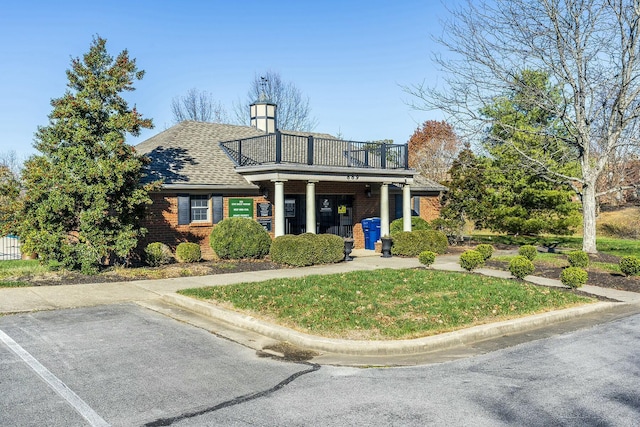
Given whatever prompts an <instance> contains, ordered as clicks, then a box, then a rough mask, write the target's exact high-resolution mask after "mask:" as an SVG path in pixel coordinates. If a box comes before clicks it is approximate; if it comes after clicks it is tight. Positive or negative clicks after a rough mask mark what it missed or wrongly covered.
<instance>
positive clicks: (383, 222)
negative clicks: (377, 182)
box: [380, 182, 389, 237]
mask: <svg viewBox="0 0 640 427" xmlns="http://www.w3.org/2000/svg"><path fill="white" fill-rule="evenodd" d="M388 235H389V184H388V183H386V182H385V183H384V184H382V185H381V186H380V237H384V236H388Z"/></svg>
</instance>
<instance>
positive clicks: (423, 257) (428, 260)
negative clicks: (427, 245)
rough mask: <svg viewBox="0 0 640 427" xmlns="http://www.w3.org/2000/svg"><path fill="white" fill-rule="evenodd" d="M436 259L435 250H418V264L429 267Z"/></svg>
mask: <svg viewBox="0 0 640 427" xmlns="http://www.w3.org/2000/svg"><path fill="white" fill-rule="evenodd" d="M435 260H436V253H435V252H431V251H422V252H420V254H419V255H418V261H420V264H422V265H424V266H426V267H429V266H430V265H431V264H433V263H434V262H435Z"/></svg>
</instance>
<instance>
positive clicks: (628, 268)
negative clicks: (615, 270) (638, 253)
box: [619, 256, 640, 276]
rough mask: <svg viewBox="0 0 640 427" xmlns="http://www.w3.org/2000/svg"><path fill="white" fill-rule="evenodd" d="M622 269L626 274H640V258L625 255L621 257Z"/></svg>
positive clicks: (620, 264)
mask: <svg viewBox="0 0 640 427" xmlns="http://www.w3.org/2000/svg"><path fill="white" fill-rule="evenodd" d="M619 266H620V271H622V274H624V275H625V276H638V275H640V258H638V257H635V256H624V257H622V258H620V262H619Z"/></svg>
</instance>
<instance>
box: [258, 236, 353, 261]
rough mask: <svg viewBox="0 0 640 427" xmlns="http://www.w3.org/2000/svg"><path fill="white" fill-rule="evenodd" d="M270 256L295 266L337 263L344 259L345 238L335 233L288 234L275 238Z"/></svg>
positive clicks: (272, 258) (273, 259)
mask: <svg viewBox="0 0 640 427" xmlns="http://www.w3.org/2000/svg"><path fill="white" fill-rule="evenodd" d="M269 256H270V257H271V261H273V262H277V263H280V264H287V265H292V266H295V267H304V266H307V265H316V264H331V263H336V262H340V261H342V260H343V259H344V240H343V239H342V237H340V236H336V235H334V234H312V233H305V234H300V235H297V236H296V235H292V234H286V235H284V236H279V237H276V238H275V239H274V240H273V243H272V244H271V250H270V251H269Z"/></svg>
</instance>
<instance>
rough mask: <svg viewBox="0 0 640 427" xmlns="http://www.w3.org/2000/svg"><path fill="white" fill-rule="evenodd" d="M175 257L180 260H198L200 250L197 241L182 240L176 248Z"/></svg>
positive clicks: (200, 254) (200, 255)
mask: <svg viewBox="0 0 640 427" xmlns="http://www.w3.org/2000/svg"><path fill="white" fill-rule="evenodd" d="M176 258H178V261H180V262H198V261H200V260H201V259H202V251H201V249H200V245H199V244H197V243H187V242H182V243H180V244H179V245H178V247H177V248H176Z"/></svg>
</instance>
